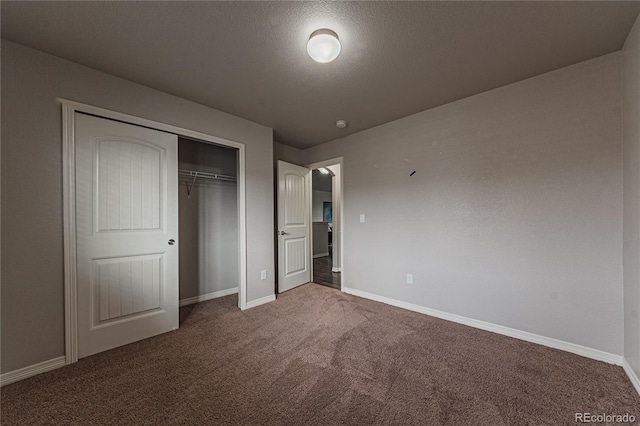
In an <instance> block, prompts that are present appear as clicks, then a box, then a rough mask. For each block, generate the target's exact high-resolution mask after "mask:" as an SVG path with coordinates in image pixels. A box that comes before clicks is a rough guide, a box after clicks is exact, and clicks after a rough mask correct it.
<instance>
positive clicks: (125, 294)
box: [75, 113, 178, 358]
mask: <svg viewBox="0 0 640 426" xmlns="http://www.w3.org/2000/svg"><path fill="white" fill-rule="evenodd" d="M75 149H76V152H75V153H76V157H75V158H76V160H75V171H76V179H75V185H76V188H75V189H76V203H75V206H76V244H77V245H76V257H77V315H78V321H77V335H78V356H79V357H80V358H81V357H85V356H89V355H92V354H95V353H98V352H101V351H105V350H108V349H111V348H114V347H117V346H121V345H125V344H128V343H131V342H135V341H138V340H141V339H145V338H148V337H151V336H154V335H157V334H160V333H164V332H167V331H170V330H174V329H177V328H178V241H177V238H178V198H177V190H178V186H177V185H178V181H177V168H178V164H177V153H178V138H177V136H176V135H175V134H171V133H166V132H162V131H158V130H152V129H148V128H144V127H140V126H135V125H131V124H126V123H121V122H117V121H112V120H108V119H103V118H98V117H94V116H89V115H84V114H78V113H76V114H75ZM170 240H173V242H172V244H170V243H171V242H170Z"/></svg>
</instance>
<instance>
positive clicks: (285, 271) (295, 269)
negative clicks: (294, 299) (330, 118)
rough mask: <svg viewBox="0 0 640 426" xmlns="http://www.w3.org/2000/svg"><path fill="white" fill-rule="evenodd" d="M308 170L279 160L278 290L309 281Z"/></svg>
mask: <svg viewBox="0 0 640 426" xmlns="http://www.w3.org/2000/svg"><path fill="white" fill-rule="evenodd" d="M309 196H310V194H309V169H307V168H305V167H300V166H296V165H294V164H289V163H285V162H284V161H278V293H282V292H284V291H287V290H290V289H292V288H294V287H297V286H299V285H302V284H305V283H308V282H309V281H311V268H310V265H309V258H310V243H311V238H310V231H311V226H310V225H311V224H310V223H309V221H310V218H311V213H310V211H309V205H310V202H309Z"/></svg>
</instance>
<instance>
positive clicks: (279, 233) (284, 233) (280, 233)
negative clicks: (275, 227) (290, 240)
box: [278, 231, 287, 235]
mask: <svg viewBox="0 0 640 426" xmlns="http://www.w3.org/2000/svg"><path fill="white" fill-rule="evenodd" d="M278 235H287V233H286V232H284V231H280V232H278Z"/></svg>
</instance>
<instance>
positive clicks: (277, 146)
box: [273, 141, 304, 169]
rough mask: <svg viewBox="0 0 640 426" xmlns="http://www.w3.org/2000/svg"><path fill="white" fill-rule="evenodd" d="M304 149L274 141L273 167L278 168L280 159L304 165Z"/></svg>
mask: <svg viewBox="0 0 640 426" xmlns="http://www.w3.org/2000/svg"><path fill="white" fill-rule="evenodd" d="M303 158H304V157H303V151H302V150H301V149H298V148H294V147H292V146H289V145H283V144H281V143H279V142H275V141H274V142H273V168H274V169H277V167H278V160H282V161H286V162H287V163H291V164H296V165H298V166H303V165H304V164H303V161H302V160H303Z"/></svg>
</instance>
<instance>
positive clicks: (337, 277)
mask: <svg viewBox="0 0 640 426" xmlns="http://www.w3.org/2000/svg"><path fill="white" fill-rule="evenodd" d="M307 167H308V168H309V169H311V219H312V232H311V240H312V259H313V269H312V281H313V282H314V283H316V284H321V285H324V286H327V287H331V288H335V289H338V290H342V287H343V285H344V283H343V279H342V276H343V274H342V235H343V233H342V230H343V226H342V158H337V159H333V160H327V161H323V162H319V163H315V164H311V165H309V166H307Z"/></svg>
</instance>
